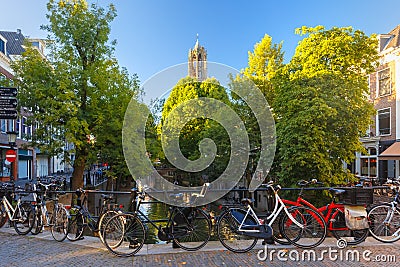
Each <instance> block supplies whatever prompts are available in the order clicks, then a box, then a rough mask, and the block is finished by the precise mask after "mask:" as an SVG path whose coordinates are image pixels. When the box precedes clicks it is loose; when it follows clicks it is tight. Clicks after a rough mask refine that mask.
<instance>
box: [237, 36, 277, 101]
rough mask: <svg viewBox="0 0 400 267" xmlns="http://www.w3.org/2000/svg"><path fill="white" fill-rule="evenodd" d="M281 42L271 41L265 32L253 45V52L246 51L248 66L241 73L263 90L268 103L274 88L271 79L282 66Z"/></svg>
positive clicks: (271, 98)
mask: <svg viewBox="0 0 400 267" xmlns="http://www.w3.org/2000/svg"><path fill="white" fill-rule="evenodd" d="M283 56H284V53H283V52H282V42H281V43H279V44H274V43H272V37H271V36H269V35H268V34H265V35H264V37H263V38H262V39H261V41H260V42H258V43H256V44H255V45H254V50H253V52H250V51H249V52H248V66H247V67H246V68H245V69H244V70H243V74H244V75H245V76H246V77H248V78H249V79H250V80H251V81H253V82H254V84H255V85H257V87H258V88H259V89H260V90H261V92H263V94H264V96H265V98H266V99H267V101H268V103H270V104H271V103H273V100H274V96H275V93H274V88H273V84H272V83H271V79H272V78H273V77H274V76H275V74H276V72H277V71H278V70H279V69H280V68H281V67H282V66H283Z"/></svg>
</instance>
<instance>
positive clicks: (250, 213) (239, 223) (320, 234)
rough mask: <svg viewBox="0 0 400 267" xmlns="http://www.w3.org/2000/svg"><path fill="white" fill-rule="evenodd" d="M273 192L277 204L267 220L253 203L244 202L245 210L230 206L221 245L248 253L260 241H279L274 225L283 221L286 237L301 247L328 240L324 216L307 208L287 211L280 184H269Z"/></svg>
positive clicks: (224, 217) (220, 226) (222, 227)
mask: <svg viewBox="0 0 400 267" xmlns="http://www.w3.org/2000/svg"><path fill="white" fill-rule="evenodd" d="M265 186H267V188H269V189H271V190H272V192H273V194H274V198H275V205H274V209H273V211H272V213H271V214H268V215H266V217H265V219H264V220H261V219H259V217H258V216H257V215H256V213H255V212H254V210H253V209H252V207H251V206H252V205H251V204H252V200H250V199H248V198H244V199H242V201H241V202H242V204H243V205H244V207H245V209H242V208H241V207H228V208H226V209H225V211H223V212H222V214H221V215H220V216H219V219H218V222H217V235H218V239H219V241H220V242H221V244H222V245H223V246H224V247H226V248H227V249H228V250H230V251H232V252H237V253H244V252H247V251H249V250H251V249H252V248H254V246H255V245H256V244H257V241H258V239H264V240H270V239H271V238H272V239H273V240H275V237H274V235H273V233H272V232H273V231H272V224H273V223H274V222H275V221H276V220H277V218H279V225H281V224H282V227H281V229H282V234H283V235H284V237H285V238H286V239H287V240H288V241H289V242H290V243H291V244H293V245H295V246H297V247H299V248H313V247H316V246H318V245H319V244H321V243H322V242H323V241H324V239H325V237H326V224H325V221H324V219H323V218H322V216H321V215H320V214H319V213H317V212H315V211H314V210H312V209H310V208H308V207H305V206H294V207H290V208H287V207H286V205H285V204H284V203H283V201H282V199H281V198H280V196H279V195H278V191H279V190H280V188H281V187H280V186H279V185H273V182H269V183H268V184H266V185H265Z"/></svg>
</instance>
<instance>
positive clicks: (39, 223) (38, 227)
mask: <svg viewBox="0 0 400 267" xmlns="http://www.w3.org/2000/svg"><path fill="white" fill-rule="evenodd" d="M34 207H35V212H36V219H35V223H34V224H33V227H32V230H31V234H32V235H37V234H39V233H40V232H41V231H42V229H43V216H42V208H41V207H39V206H34Z"/></svg>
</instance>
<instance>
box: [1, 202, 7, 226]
mask: <svg viewBox="0 0 400 267" xmlns="http://www.w3.org/2000/svg"><path fill="white" fill-rule="evenodd" d="M0 203H1V202H0ZM7 220H8V215H7V212H6V210H5V208H4V205H1V206H0V228H1V227H3V226H4V225H5V224H6V222H7Z"/></svg>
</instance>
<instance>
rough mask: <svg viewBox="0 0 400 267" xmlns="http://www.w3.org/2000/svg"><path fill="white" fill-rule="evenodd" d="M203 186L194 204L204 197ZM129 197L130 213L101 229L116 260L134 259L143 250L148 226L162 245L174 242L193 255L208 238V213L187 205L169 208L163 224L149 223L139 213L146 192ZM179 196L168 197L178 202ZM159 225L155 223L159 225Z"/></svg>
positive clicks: (150, 221) (106, 243)
mask: <svg viewBox="0 0 400 267" xmlns="http://www.w3.org/2000/svg"><path fill="white" fill-rule="evenodd" d="M208 186H209V184H205V185H204V186H203V189H202V192H201V193H200V194H196V193H193V194H192V197H194V200H193V201H195V199H196V198H197V197H204V194H205V192H206V190H205V188H206V187H208ZM131 193H132V202H131V204H132V207H133V211H132V212H126V213H122V214H118V215H116V216H114V217H112V218H111V219H110V220H109V221H108V222H107V224H106V226H105V229H104V244H105V245H106V247H107V249H108V250H109V251H110V252H111V253H113V254H114V255H116V256H120V257H121V256H122V257H129V256H133V255H135V254H136V253H137V252H138V251H139V250H140V249H141V248H142V247H143V244H144V242H145V240H146V237H147V234H148V233H147V231H148V229H147V224H150V225H152V226H154V227H155V228H156V229H157V232H158V238H159V239H160V240H161V241H166V242H167V243H168V242H174V244H176V245H177V246H179V247H180V248H182V249H184V250H187V251H196V250H198V249H201V248H202V247H204V246H205V245H206V244H207V243H208V241H209V239H210V236H211V227H212V226H211V219H210V217H209V216H208V214H207V213H205V212H204V211H203V210H202V209H200V208H198V207H194V206H192V204H193V203H194V202H191V203H189V205H188V206H187V207H177V206H171V207H170V208H169V216H168V218H167V219H165V220H151V219H149V218H148V217H147V216H146V214H144V213H143V212H142V211H141V210H140V205H141V202H142V201H143V200H144V199H145V192H143V191H139V190H137V189H136V188H134V189H132V190H131ZM182 196H183V194H182V193H178V194H171V195H170V197H172V198H174V199H177V200H178V201H179V200H181V197H182ZM162 222H164V223H163V224H159V225H158V223H162Z"/></svg>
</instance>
